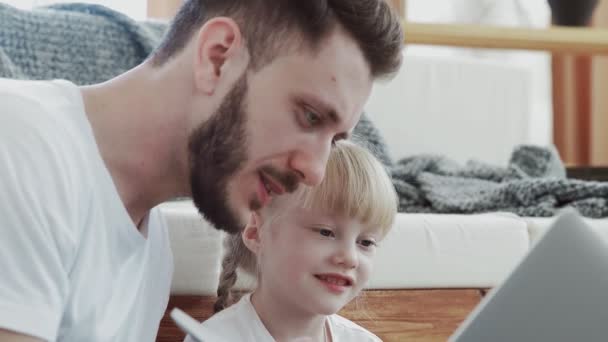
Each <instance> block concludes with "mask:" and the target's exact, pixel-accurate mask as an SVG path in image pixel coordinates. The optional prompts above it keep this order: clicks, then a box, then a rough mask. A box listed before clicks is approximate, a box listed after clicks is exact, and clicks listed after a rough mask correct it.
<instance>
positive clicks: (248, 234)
mask: <svg viewBox="0 0 608 342" xmlns="http://www.w3.org/2000/svg"><path fill="white" fill-rule="evenodd" d="M261 228H262V219H261V217H260V215H259V214H258V213H257V212H253V213H252V214H251V218H250V219H249V222H248V223H247V226H245V229H243V232H242V233H241V237H242V239H243V243H244V244H245V246H247V248H248V249H249V250H250V251H251V252H252V253H253V254H255V255H259V251H260V245H261V241H262V240H261V238H260V235H261V234H260V233H261Z"/></svg>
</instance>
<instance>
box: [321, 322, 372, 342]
mask: <svg viewBox="0 0 608 342" xmlns="http://www.w3.org/2000/svg"><path fill="white" fill-rule="evenodd" d="M329 324H330V325H331V330H332V333H333V335H334V337H335V338H336V340H337V341H353V342H382V340H381V339H380V338H379V337H378V336H376V335H374V334H373V333H372V332H370V331H369V330H367V329H365V328H364V327H362V326H360V325H358V324H356V323H355V322H353V321H351V320H348V319H346V318H344V317H342V316H340V315H331V316H329Z"/></svg>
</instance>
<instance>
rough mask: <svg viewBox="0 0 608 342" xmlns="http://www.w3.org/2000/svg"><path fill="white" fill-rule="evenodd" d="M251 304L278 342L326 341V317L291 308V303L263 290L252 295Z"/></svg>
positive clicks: (260, 289) (259, 289)
mask: <svg viewBox="0 0 608 342" xmlns="http://www.w3.org/2000/svg"><path fill="white" fill-rule="evenodd" d="M251 304H252V305H253V307H254V308H255V310H256V312H257V314H258V316H259V317H260V320H261V321H262V323H263V324H264V326H265V327H266V329H267V330H268V332H270V335H272V337H273V338H274V339H275V340H277V341H291V340H294V339H297V338H311V339H312V341H315V342H316V341H325V330H326V327H325V324H326V323H325V322H326V317H325V316H324V315H314V314H310V313H305V312H301V311H298V310H297V309H295V308H291V307H290V306H291V305H290V304H289V303H286V302H285V301H283V300H281V299H280V298H277V296H276V294H275V295H272V294H270V293H268V291H264V289H263V288H258V290H256V291H255V292H254V293H253V294H252V295H251Z"/></svg>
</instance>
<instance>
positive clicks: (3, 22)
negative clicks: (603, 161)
mask: <svg viewBox="0 0 608 342" xmlns="http://www.w3.org/2000/svg"><path fill="white" fill-rule="evenodd" d="M166 28H167V24H166V23H163V22H149V21H147V22H137V21H134V20H133V19H131V18H129V17H127V16H125V15H123V14H120V13H118V12H115V11H113V10H110V9H108V8H106V7H103V6H99V5H91V4H78V3H73V4H62V5H53V6H49V7H43V8H38V9H35V10H33V11H23V10H19V9H16V8H13V7H11V6H8V5H5V4H2V3H0V77H9V78H21V79H56V78H62V79H67V80H70V81H72V82H74V83H76V84H92V83H99V82H102V81H105V80H108V79H110V78H112V77H114V76H116V75H118V74H120V73H122V72H124V71H126V70H129V69H131V68H133V67H134V66H136V65H138V64H139V63H141V62H142V61H143V60H144V59H145V58H146V57H147V56H148V55H149V54H150V53H151V52H152V51H153V50H154V48H155V47H156V46H157V45H158V43H159V42H160V39H161V38H162V35H163V34H164V31H165V29H166ZM355 140H357V141H358V142H360V143H362V144H364V145H366V146H367V147H368V148H370V149H371V150H372V152H373V153H374V154H375V155H376V156H377V157H378V158H379V159H380V160H381V161H382V162H383V163H384V164H385V165H386V166H387V169H388V170H389V171H391V173H392V176H393V181H394V184H395V187H396V189H397V192H398V194H399V197H400V210H401V211H406V212H434V213H476V212H486V211H496V210H502V211H511V212H514V213H517V214H520V215H525V216H550V215H553V214H555V213H556V211H557V210H558V209H560V208H562V207H564V206H568V205H570V206H574V207H576V208H578V209H579V210H580V211H581V213H582V214H584V215H586V216H590V217H605V216H607V215H608V207H607V205H606V198H607V195H608V186H607V185H606V184H603V183H597V182H584V181H576V180H568V179H566V178H565V172H564V167H563V165H562V163H561V161H560V160H559V158H558V157H557V155H556V154H555V153H554V152H553V151H550V150H546V149H542V148H538V147H521V148H518V149H516V150H515V151H514V153H513V157H512V158H511V161H510V164H509V166H508V167H507V168H498V167H493V166H490V165H485V164H482V163H476V162H470V163H468V164H467V165H465V166H460V165H458V164H455V163H453V162H451V161H449V160H448V159H447V158H445V157H440V156H415V157H411V158H406V159H402V160H400V161H399V162H397V163H393V161H392V160H391V158H390V157H389V153H388V151H387V148H386V144H385V142H384V139H383V138H382V136H381V135H380V133H379V132H378V130H377V129H376V127H375V126H374V125H373V124H372V122H371V121H370V120H369V119H368V118H367V117H365V116H364V117H363V118H362V120H361V121H360V122H359V124H358V125H357V127H356V128H355Z"/></svg>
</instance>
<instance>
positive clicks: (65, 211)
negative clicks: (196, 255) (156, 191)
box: [0, 79, 173, 342]
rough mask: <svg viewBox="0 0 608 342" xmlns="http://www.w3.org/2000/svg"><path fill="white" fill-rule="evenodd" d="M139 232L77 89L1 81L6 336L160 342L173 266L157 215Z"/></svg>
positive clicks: (0, 242)
mask: <svg viewBox="0 0 608 342" xmlns="http://www.w3.org/2000/svg"><path fill="white" fill-rule="evenodd" d="M142 232H145V234H146V235H147V236H144V235H142V233H140V231H138V230H137V227H136V226H135V225H134V224H133V222H132V220H131V218H130V216H129V214H128V213H127V211H126V209H125V207H124V206H123V204H122V201H121V200H120V197H119V195H118V193H117V190H116V187H115V186H114V183H113V180H112V178H111V176H110V173H109V172H108V170H107V169H106V167H105V164H104V162H103V160H102V159H101V156H100V154H99V150H98V148H97V145H96V142H95V139H94V136H93V131H92V129H91V127H90V124H89V122H88V120H87V117H86V114H85V112H84V104H83V102H82V96H81V94H80V91H79V90H78V88H77V87H76V86H75V85H74V84H72V83H69V82H67V81H45V82H34V81H15V80H7V79H0V328H3V329H7V330H12V331H16V332H20V333H23V334H27V335H32V336H36V337H38V338H42V339H44V340H49V341H129V342H130V341H154V340H155V338H156V334H157V331H158V326H159V323H160V320H161V318H162V316H163V313H164V311H165V309H166V306H167V302H168V300H169V292H170V283H171V277H172V272H173V260H172V256H171V250H170V246H169V239H168V233H167V227H166V224H165V222H163V221H162V218H161V216H160V213H159V212H158V211H157V210H152V211H151V212H150V213H149V215H148V216H147V224H146V223H144V225H143V226H142Z"/></svg>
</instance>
